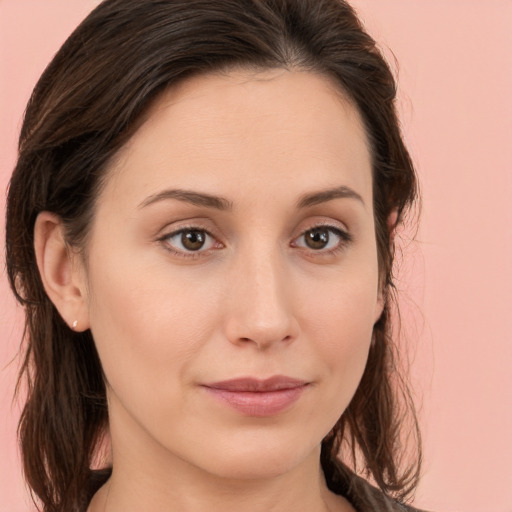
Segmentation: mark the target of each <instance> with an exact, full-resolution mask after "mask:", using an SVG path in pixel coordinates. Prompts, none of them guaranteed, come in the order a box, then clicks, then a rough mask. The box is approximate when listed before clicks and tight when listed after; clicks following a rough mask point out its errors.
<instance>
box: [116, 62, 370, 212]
mask: <svg viewBox="0 0 512 512" xmlns="http://www.w3.org/2000/svg"><path fill="white" fill-rule="evenodd" d="M262 181H263V182H265V183H267V184H269V183H272V184H273V188H274V189H277V188H279V187H280V186H284V187H285V188H286V191H287V192H288V191H290V192H291V190H290V189H293V188H294V187H291V185H292V184H293V185H294V186H295V188H296V189H297V193H299V189H300V188H302V189H305V190H307V189H310V188H311V187H312V186H315V187H316V188H322V187H329V186H339V185H346V186H351V187H353V188H356V189H357V190H358V192H359V193H360V194H361V195H363V196H366V197H367V198H371V158H370V151H369V147H368V143H367V137H366V134H365V131H364V128H363V123H362V121H361V118H360V115H359V113H358V111H357V109H356V108H355V107H354V106H353V104H352V103H351V102H350V101H349V100H348V99H347V98H346V97H345V95H344V94H343V92H342V90H341V88H339V87H338V86H337V85H336V84H335V83H334V81H333V80H331V79H329V78H327V77H325V76H321V75H318V74H314V73H307V72H299V71H287V70H282V69H278V70H267V71H259V72H250V71H247V70H245V71H244V70H239V71H232V72H229V73H223V74H220V73H216V74H209V75H200V76H196V77H193V78H191V79H188V80H186V81H184V82H182V83H180V84H179V85H177V86H175V87H173V88H171V89H169V90H168V91H166V92H165V93H164V94H163V95H162V96H161V97H160V98H159V99H158V100H157V101H156V102H155V103H154V105H153V106H152V107H151V108H150V110H149V111H148V113H147V114H146V117H145V121H144V123H143V124H142V125H141V127H140V128H139V129H138V130H137V132H136V133H135V134H134V136H133V137H132V138H131V139H130V140H129V142H128V143H127V144H126V145H125V147H124V148H123V149H122V150H121V151H120V153H119V155H118V158H117V159H116V162H115V164H114V165H113V168H112V169H111V176H110V179H109V180H108V182H107V189H108V188H111V189H112V188H115V189H117V192H120V188H121V189H123V194H122V196H123V197H124V198H125V199H126V200H127V201H128V200H135V199H136V198H135V197H134V196H138V197H139V198H142V196H143V195H144V194H151V193H155V192H158V189H159V188H162V187H168V186H169V185H173V186H175V187H183V188H200V189H203V190H204V191H205V192H212V193H219V192H221V193H222V195H226V194H228V195H229V189H232V190H231V191H233V192H234V193H236V192H238V191H240V187H239V186H238V185H239V184H241V183H245V184H247V185H248V187H249V190H250V188H251V186H254V189H253V190H258V188H257V187H258V185H261V182H262ZM124 189H126V190H124ZM128 189H131V190H128ZM300 192H302V193H303V192H304V190H302V191H300ZM117 195H118V196H119V194H117ZM132 196H133V197H132ZM369 202H370V203H371V201H369Z"/></svg>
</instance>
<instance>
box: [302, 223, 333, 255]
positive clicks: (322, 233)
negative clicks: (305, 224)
mask: <svg viewBox="0 0 512 512" xmlns="http://www.w3.org/2000/svg"><path fill="white" fill-rule="evenodd" d="M329 235H330V233H329V228H324V227H319V228H314V229H310V230H308V231H306V232H305V233H304V242H305V244H306V245H307V246H308V247H309V248H310V249H316V250H318V249H325V247H327V245H328V244H329Z"/></svg>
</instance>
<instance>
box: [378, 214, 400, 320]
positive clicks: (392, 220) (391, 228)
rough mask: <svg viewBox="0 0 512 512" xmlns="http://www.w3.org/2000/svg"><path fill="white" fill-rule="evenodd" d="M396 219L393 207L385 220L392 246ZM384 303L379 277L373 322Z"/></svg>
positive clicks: (382, 308)
mask: <svg viewBox="0 0 512 512" xmlns="http://www.w3.org/2000/svg"><path fill="white" fill-rule="evenodd" d="M397 221H398V210H397V209H396V208H394V209H393V210H392V211H391V213H390V214H389V216H388V220H387V230H388V233H389V245H390V246H392V245H393V243H394V241H395V234H396V224H397ZM385 305H386V299H385V294H384V290H383V284H382V282H381V280H380V279H379V294H378V297H377V305H376V308H375V322H377V321H378V320H379V318H380V316H381V315H382V312H383V311H384V306H385Z"/></svg>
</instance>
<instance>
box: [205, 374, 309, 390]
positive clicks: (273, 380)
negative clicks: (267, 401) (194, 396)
mask: <svg viewBox="0 0 512 512" xmlns="http://www.w3.org/2000/svg"><path fill="white" fill-rule="evenodd" d="M306 384H308V382H306V381H304V380H299V379H294V378H292V377H287V376H285V375H275V376H273V377H269V378H268V379H258V378H254V377H240V378H236V379H229V380H223V381H219V382H212V383H208V384H205V386H206V387H208V388H212V389H220V390H224V391H233V392H236V391H238V392H243V391H245V392H253V393H262V392H265V391H279V390H282V389H294V388H299V387H301V386H305V385H306Z"/></svg>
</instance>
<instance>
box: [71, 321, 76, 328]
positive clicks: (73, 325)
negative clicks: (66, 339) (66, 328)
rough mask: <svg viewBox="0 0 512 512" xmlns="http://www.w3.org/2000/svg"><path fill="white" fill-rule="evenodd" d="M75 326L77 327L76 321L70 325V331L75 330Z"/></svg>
mask: <svg viewBox="0 0 512 512" xmlns="http://www.w3.org/2000/svg"><path fill="white" fill-rule="evenodd" d="M77 325H78V320H75V321H74V322H73V323H72V324H71V329H73V330H75V329H76V326H77Z"/></svg>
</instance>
